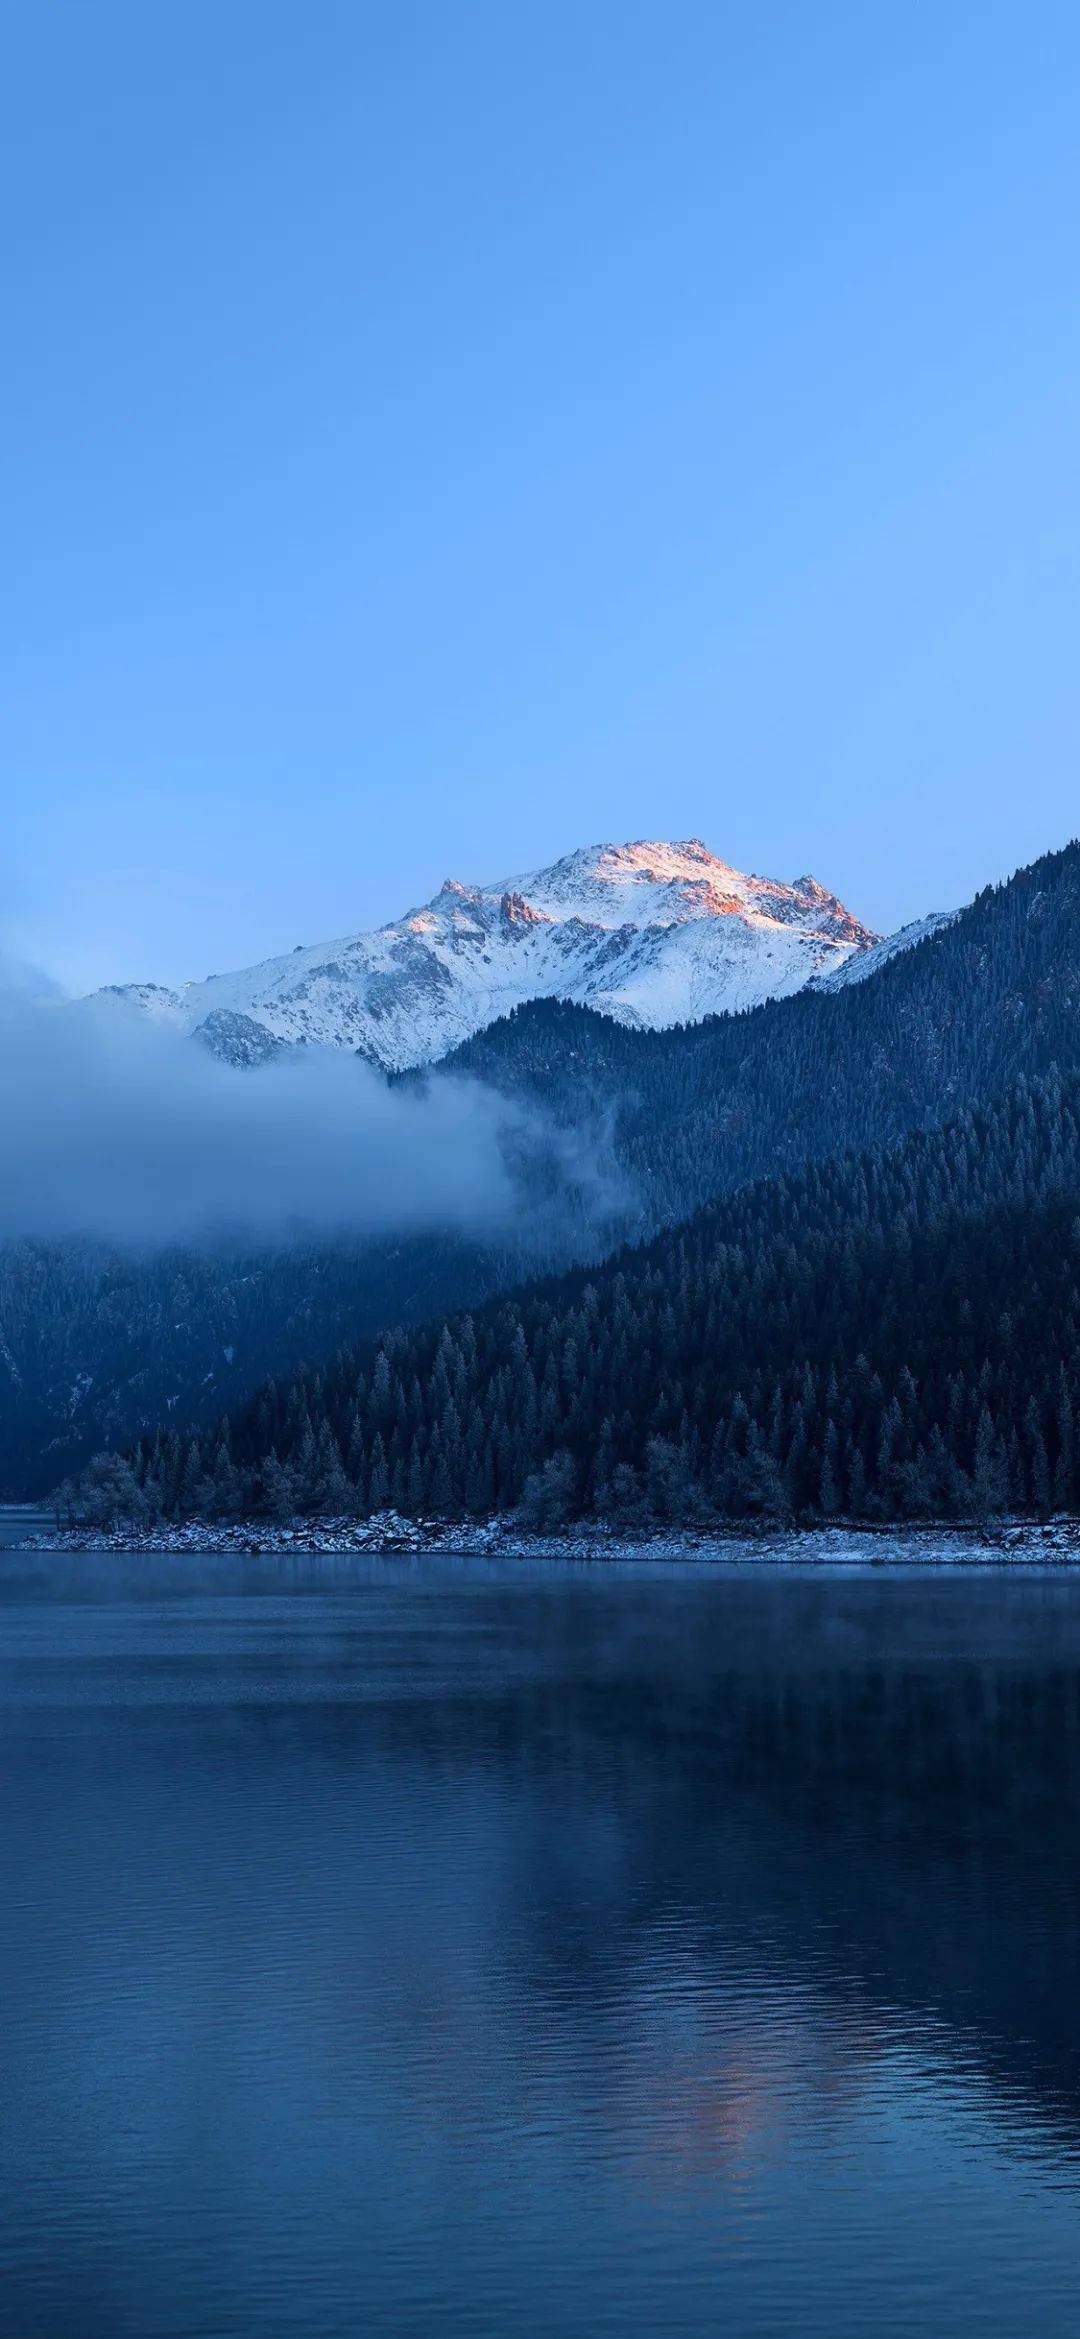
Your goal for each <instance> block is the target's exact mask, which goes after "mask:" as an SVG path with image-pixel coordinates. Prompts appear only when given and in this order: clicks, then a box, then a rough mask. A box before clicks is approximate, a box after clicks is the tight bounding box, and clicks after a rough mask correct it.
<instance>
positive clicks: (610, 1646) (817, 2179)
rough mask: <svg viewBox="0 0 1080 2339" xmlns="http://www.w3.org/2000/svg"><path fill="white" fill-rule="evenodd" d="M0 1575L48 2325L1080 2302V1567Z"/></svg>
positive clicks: (19, 2020)
mask: <svg viewBox="0 0 1080 2339" xmlns="http://www.w3.org/2000/svg"><path fill="white" fill-rule="evenodd" d="M0 1567H2V1574H0V1745H2V1752H3V1763H4V1786H5V1798H4V1819H3V1826H2V1832H0V1988H2V1992H3V2005H4V2018H3V2022H2V2024H0V2100H2V2103H3V2114H2V2139H0V2188H2V2216H3V2229H4V2230H3V2233H2V2235H0V2242H2V2246H3V2253H4V2260H5V2264H6V2267H7V2269H8V2272H7V2279H6V2282H5V2284H4V2286H3V2288H2V2290H0V2333H3V2334H4V2335H5V2339H6V2335H9V2334H10V2335H11V2339H15V2335H16V2334H18V2335H19V2339H32V2335H37V2334H41V2335H42V2339H53V2335H56V2339H98V2335H99V2334H100V2335H101V2339H105V2335H108V2339H114V2335H115V2334H127V2333H129V2332H130V2333H131V2334H133V2335H135V2334H137V2335H139V2339H152V2335H153V2334H157V2333H184V2334H192V2333H197V2334H213V2335H214V2339H225V2335H230V2334H235V2333H249V2332H251V2333H259V2334H263V2333H268V2334H277V2333H281V2334H283V2335H285V2334H288V2335H290V2339H291V2335H293V2334H297V2335H298V2334H304V2339H308V2335H310V2334H319V2333H327V2334H330V2333H332V2334H345V2333H349V2334H352V2333H358V2332H363V2333H372V2334H383V2333H393V2334H412V2333H417V2334H422V2333H427V2332H433V2333H438V2332H441V2331H447V2332H449V2331H454V2332H461V2333H470V2334H479V2335H481V2339H487V2335H490V2339H502V2335H503V2334H507V2335H510V2339H515V2335H517V2334H529V2335H530V2339H533V2335H535V2339H540V2335H541V2334H547V2333H549V2332H551V2331H555V2330H558V2331H560V2332H562V2333H565V2334H567V2335H569V2339H576V2335H577V2334H579V2333H580V2334H582V2335H584V2334H586V2333H588V2334H594V2333H599V2334H607V2333H615V2332H619V2333H624V2332H625V2333H630V2334H634V2335H635V2339H637V2335H638V2334H641V2335H642V2339H645V2335H649V2339H652V2335H654V2334H665V2333H675V2334H687V2335H689V2334H692V2333H693V2334H697V2333H704V2332H710V2333H711V2332H713V2331H724V2330H726V2331H731V2332H734V2333H737V2334H765V2333H772V2334H780V2333H790V2332H791V2331H793V2330H796V2329H797V2330H799V2331H800V2332H808V2333H810V2334H820V2335H821V2339H825V2335H826V2334H829V2335H830V2339H832V2335H839V2339H845V2335H847V2334H851V2335H853V2339H854V2335H855V2334H859V2339H863V2335H864V2334H866V2333H868V2332H873V2333H879V2332H880V2333H897V2334H900V2333H915V2332H919V2333H931V2334H933V2333H937V2332H941V2333H945V2332H959V2333H961V2334H964V2333H968V2332H970V2333H973V2334H974V2333H975V2332H978V2333H980V2334H985V2333H990V2334H1006V2333H1007V2334H1010V2335H1012V2334H1020V2333H1023V2332H1027V2331H1029V2330H1033V2329H1036V2328H1037V2329H1039V2330H1040V2331H1042V2332H1049V2333H1059V2332H1060V2333H1063V2334H1064V2333H1069V2334H1070V2335H1071V2334H1073V2333H1075V2331H1076V2330H1077V2329H1078V2328H1080V2279H1078V2277H1077V2272H1076V2263H1075V2262H1076V2256H1077V2250H1076V2243H1077V2235H1078V2224H1077V2209H1078V2191H1080V2003H1078V2001H1080V1956H1078V1951H1080V1896H1078V1879H1080V1863H1078V1854H1080V1833H1078V1817H1080V1581H1074V1580H1073V1579H1070V1578H1068V1577H1062V1576H1055V1577H1052V1578H1051V1577H1047V1578H1040V1577H1038V1576H1035V1577H1031V1576H1028V1577H1027V1578H1025V1579H1022V1580H1019V1581H1017V1580H1013V1579H1009V1578H1008V1577H1004V1576H965V1575H950V1576H948V1577H936V1576H927V1575H926V1574H925V1573H924V1574H921V1575H919V1576H909V1575H905V1574H898V1575H897V1576H895V1577H894V1576H891V1575H883V1574H882V1573H880V1572H875V1573H873V1574H867V1575H865V1576H856V1577H833V1578H829V1577H823V1576H821V1575H815V1576H812V1577H809V1576H799V1575H797V1574H768V1575H758V1574H750V1573H742V1574H737V1573H718V1572H704V1571H702V1570H700V1569H696V1570H691V1569H687V1570H686V1571H685V1572H681V1571H675V1570H671V1569H664V1570H659V1569H649V1568H645V1567H642V1568H639V1569H632V1570H631V1569H627V1570H617V1571H616V1570H613V1569H605V1568H604V1567H591V1568H589V1567H580V1568H574V1567H565V1566H564V1567H551V1568H543V1567H540V1566H538V1565H534V1564H527V1565H526V1564H524V1563H520V1564H517V1565H514V1564H513V1563H509V1564H508V1563H501V1564H499V1565H498V1566H495V1565H489V1566H485V1565H484V1564H483V1563H479V1562H477V1563H464V1562H463V1563H454V1562H453V1561H445V1560H444V1561H438V1562H426V1563H423V1564H422V1565H417V1564H415V1563H409V1562H386V1563H372V1562H369V1563H365V1562H363V1561H359V1562H358V1561H356V1560H350V1561H349V1562H347V1563H342V1564H340V1565H339V1564H335V1563H334V1562H319V1561H314V1560H310V1559H304V1560H299V1561H291V1562H283V1563H280V1564H276V1563H274V1562H273V1561H269V1560H262V1561H258V1562H252V1563H250V1566H249V1567H248V1569H247V1570H246V1572H245V1571H242V1570H240V1569H237V1568H232V1569H229V1568H228V1567H223V1566H222V1565H220V1564H215V1566H214V1568H213V1569H212V1570H210V1569H207V1570H206V1571H205V1572H203V1573H202V1574H200V1573H199V1572H198V1569H197V1566H196V1565H195V1564H194V1563H193V1562H192V1561H190V1560H185V1561H183V1562H168V1561H161V1560H157V1561H150V1560H145V1561H139V1562H134V1561H116V1562H114V1561H112V1560H110V1561H108V1562H105V1561H100V1560H94V1559H80V1560H70V1561H67V1560H61V1559H55V1560H49V1561H41V1560H37V1559H31V1558H29V1557H28V1556H27V1555H26V1554H19V1553H14V1552H11V1553H5V1554H4V1555H3V1558H2V1562H0Z"/></svg>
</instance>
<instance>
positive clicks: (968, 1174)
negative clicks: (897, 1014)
mask: <svg viewBox="0 0 1080 2339" xmlns="http://www.w3.org/2000/svg"><path fill="white" fill-rule="evenodd" d="M1078 1404H1080V1075H1077V1074H1070V1075H1068V1076H1066V1077H1064V1078H1062V1077H1061V1076H1059V1075H1057V1074H1056V1073H1054V1074H1050V1075H1048V1076H1046V1077H1045V1078H1043V1079H1041V1080H1039V1081H1034V1082H1029V1081H1023V1082H1021V1083H1019V1084H1017V1085H1015V1086H1014V1087H1013V1089H1012V1090H1011V1091H1010V1092H1009V1094H1008V1095H1007V1096H1006V1097H1005V1098H1004V1099H1002V1100H1000V1101H999V1102H998V1103H997V1104H996V1105H994V1106H992V1107H990V1108H988V1109H986V1110H980V1111H977V1112H973V1113H969V1114H965V1115H963V1116H962V1117H961V1118H959V1119H958V1120H957V1121H956V1122H955V1123H953V1124H952V1125H951V1126H950V1127H948V1128H947V1129H945V1130H939V1131H935V1132H931V1133H928V1134H920V1135H917V1136H914V1137H911V1138H909V1139H907V1140H906V1141H905V1142H904V1143H903V1144H902V1145H901V1146H899V1147H898V1148H895V1149H894V1150H893V1151H892V1152H889V1153H885V1152H881V1151H871V1152H869V1153H865V1154H861V1155H855V1156H847V1157H845V1158H843V1159H838V1160H832V1161H823V1162H818V1163H815V1164H812V1165H810V1166H809V1167H807V1168H806V1169H805V1170H804V1171H803V1172H801V1173H798V1174H789V1175H788V1176H786V1177H782V1178H778V1179H773V1180H768V1181H765V1182H763V1183H760V1184H757V1185H754V1186H750V1187H747V1188H744V1189H743V1190H742V1191H740V1192H739V1193H738V1194H736V1195H734V1196H732V1197H730V1198H728V1199H725V1200H723V1201H720V1202H717V1203H715V1204H712V1205H710V1206H708V1207H706V1208H705V1209H703V1210H702V1211H701V1212H700V1213H699V1214H698V1215H697V1216H696V1217H695V1218H694V1219H693V1220H692V1221H691V1222H690V1223H689V1224H688V1225H686V1226H684V1227H682V1228H680V1229H678V1230H676V1231H674V1232H672V1233H668V1234H665V1235H662V1236H660V1237H659V1238H657V1239H656V1240H655V1241H654V1242H653V1243H652V1244H650V1245H649V1246H647V1247H645V1248H643V1249H641V1250H640V1251H636V1252H628V1253H624V1254H622V1255H621V1256H620V1257H618V1258H617V1259H614V1260H612V1261H610V1262H609V1263H608V1264H607V1265H605V1266H604V1267H602V1268H601V1269H600V1270H599V1271H598V1272H596V1273H593V1274H585V1273H582V1272H578V1273H575V1274H573V1275H570V1276H567V1277H564V1278H562V1279H560V1280H557V1281H554V1282H548V1283H542V1284H538V1285H534V1286H530V1287H526V1288H525V1289H524V1290H522V1291H521V1292H519V1293H517V1294H516V1295H515V1296H514V1297H513V1298H512V1299H510V1300H506V1301H503V1302H502V1303H498V1302H495V1303H491V1304H490V1305H489V1306H488V1307H487V1308H485V1309H484V1310H483V1311H481V1313H480V1314H479V1315H478V1316H475V1317H474V1316H459V1317H458V1318H456V1319H455V1320H453V1321H452V1322H449V1323H444V1324H442V1325H441V1326H432V1327H428V1328H424V1329H421V1330H418V1331H409V1330H404V1329H403V1330H399V1331H397V1332H395V1333H393V1334H392V1335H390V1336H389V1337H387V1338H386V1339H385V1340H384V1341H383V1342H382V1343H381V1344H380V1345H379V1346H378V1347H377V1348H375V1349H374V1350H372V1351H369V1352H367V1353H365V1354H363V1355H360V1356H347V1357H344V1358H342V1359H341V1360H339V1362H338V1363H337V1364H336V1365H335V1366H334V1367H333V1369H332V1370H331V1371H329V1372H328V1373H326V1374H325V1375H324V1374H319V1373H308V1374H303V1375H301V1376H299V1377H298V1378H296V1379H295V1380H294V1381H292V1382H291V1383H289V1384H288V1385H283V1386H274V1385H270V1386H267V1387H266V1388H264V1389H263V1390H262V1392H261V1393H260V1394H259V1396H258V1397H257V1399H256V1400H255V1402H254V1403H253V1404H251V1405H250V1406H248V1407H246V1408H244V1409H243V1410H242V1411H241V1412H240V1413H239V1414H238V1415H237V1416H236V1417H235V1419H234V1421H233V1423H232V1425H231V1426H230V1425H229V1424H228V1423H227V1422H222V1423H219V1424H218V1425H216V1426H215V1428H214V1429H213V1430H212V1431H210V1432H208V1433H207V1434H206V1435H205V1436H204V1437H202V1438H201V1439H200V1440H199V1441H197V1442H192V1443H191V1444H189V1445H188V1446H187V1447H186V1448H185V1446H184V1445H183V1444H182V1442H181V1441H180V1440H179V1439H178V1438H177V1437H176V1436H175V1435H173V1434H164V1435H162V1436H161V1437H159V1438H158V1439H157V1440H156V1441H155V1442H154V1444H153V1445H152V1446H146V1445H144V1446H143V1447H142V1448H141V1450H140V1452H139V1454H138V1456H137V1459H136V1470H135V1476H136V1479H137V1482H138V1489H139V1492H138V1495H137V1497H136V1499H137V1500H140V1501H142V1502H145V1503H146V1504H147V1505H148V1507H149V1508H150V1509H151V1510H153V1511H155V1512H158V1511H164V1512H170V1511H173V1510H175V1509H180V1510H181V1511H183V1510H184V1509H186V1508H187V1509H199V1510H202V1511H211V1512H212V1511H215V1510H216V1511H229V1510H232V1509H239V1508H241V1507H244V1508H249V1507H250V1508H264V1509H270V1510H274V1511H279V1512H282V1513H285V1512H288V1511H291V1510H293V1509H296V1508H305V1507H307V1508H323V1509H333V1508H343V1507H346V1506H347V1505H350V1504H354V1505H357V1506H358V1507H360V1508H363V1509H379V1508H381V1507H383V1506H384V1505H385V1504H386V1503H388V1502H393V1503H395V1504H396V1505H397V1506H398V1507H400V1508H402V1509H404V1510H408V1511H412V1512H417V1511H420V1512H423V1511H425V1510H429V1511H434V1512H436V1513H440V1514H443V1515H449V1516H460V1515H469V1514H483V1513H487V1512H490V1511H492V1510H494V1509H495V1508H502V1509H506V1508H508V1507H509V1506H511V1505H515V1504H520V1505H522V1506H523V1509H524V1512H525V1514H526V1515H527V1516H528V1517H529V1518H530V1519H531V1520H533V1521H535V1522H536V1523H554V1522H555V1521H557V1520H559V1519H561V1518H565V1517H568V1516H570V1515H573V1514H576V1513H580V1512H588V1511H595V1512H598V1513H601V1514H603V1515H605V1516H608V1517H611V1518H614V1519H616V1520H618V1521H619V1522H621V1523H623V1524H630V1523H633V1522H634V1521H636V1520H641V1519H645V1518H653V1519H668V1520H676V1521H684V1520H688V1519H693V1518H695V1517H704V1516H708V1515H720V1516H723V1517H731V1518H743V1517H746V1516H748V1515H749V1516H755V1515H757V1516H761V1515H764V1516H777V1517H783V1516H788V1515H791V1514H810V1513H817V1514H824V1515H834V1514H838V1513H848V1514H853V1515H855V1516H879V1517H884V1516H902V1517H916V1518H917V1517H921V1516H967V1515H986V1514H988V1513H989V1512H991V1511H993V1510H995V1509H998V1508H1000V1507H1004V1506H1010V1507H1016V1508H1025V1509H1034V1510H1038V1511H1046V1510H1049V1509H1050V1508H1051V1507H1052V1506H1071V1505H1073V1504H1075V1503H1076V1502H1077V1499H1078V1495H1080V1486H1078V1473H1077V1444H1076V1436H1075V1421H1076V1409H1077V1406H1078Z"/></svg>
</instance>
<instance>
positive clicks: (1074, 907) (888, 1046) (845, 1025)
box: [437, 844, 1080, 1234]
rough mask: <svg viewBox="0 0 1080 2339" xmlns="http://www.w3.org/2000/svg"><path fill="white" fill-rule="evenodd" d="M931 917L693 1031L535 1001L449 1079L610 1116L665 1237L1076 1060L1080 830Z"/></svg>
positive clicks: (624, 1163) (468, 1050)
mask: <svg viewBox="0 0 1080 2339" xmlns="http://www.w3.org/2000/svg"><path fill="white" fill-rule="evenodd" d="M927 924H928V925H929V927H930V931H929V932H928V933H926V934H925V935H924V936H923V938H922V939H921V940H916V941H914V942H913V943H912V944H911V945H910V947H906V948H904V949H902V950H897V951H895V952H890V951H889V949H888V947H887V946H886V947H885V948H884V949H883V952H882V955H881V957H880V958H878V956H877V953H876V952H875V951H873V950H869V951H866V952H865V953H860V955H859V957H858V958H856V959H853V960H850V961H849V962H848V963H849V965H850V966H851V968H852V970H853V971H858V972H861V970H862V967H863V965H864V963H865V964H866V965H867V975H866V980H865V981H847V982H840V983H838V984H835V985H834V984H832V983H830V984H828V985H826V986H818V985H814V986H813V987H812V988H810V989H808V990H804V991H802V992H801V993H800V994H799V995H798V996H797V997H795V998H791V999H783V1000H774V1001H770V1002H768V1003H767V1004H766V1005H764V1006H761V1007H759V1008H756V1009H755V1010H754V1011H753V1012H752V1013H750V1014H748V1015H739V1016H723V1017H714V1018H712V1019H710V1020H708V1021H705V1022H702V1023H700V1024H697V1025H695V1026H694V1027H693V1028H691V1029H689V1030H682V1031H670V1032H650V1031H634V1030H627V1029H625V1028H621V1027H620V1026H619V1025H617V1024H614V1023H612V1022H610V1021H607V1020H605V1019H602V1018H601V1017H599V1016H597V1015H594V1014H590V1013H589V1012H588V1011H587V1010H586V1009H584V1008H579V1007H573V1006H566V1005H562V1004H559V1003H558V1002H553V1001H541V1002H537V1003H535V1004H532V1005H529V1006H526V1007H521V1008H519V1009H518V1010H517V1011H516V1013H515V1014H514V1015H512V1016H510V1017H508V1018H507V1019H506V1020H504V1021H503V1022H501V1023H498V1024H495V1025H493V1026H492V1027H491V1028H490V1029H489V1030H487V1031H485V1032H481V1033H479V1034H478V1035H477V1036H476V1037H475V1038H473V1039H472V1040H470V1041H468V1042H467V1043H465V1044H464V1045H463V1046H462V1047H461V1048H459V1049H457V1050H456V1051H455V1052H454V1054H453V1055H452V1056H451V1057H449V1059H448V1060H447V1063H446V1065H445V1066H443V1067H441V1068H440V1071H439V1074H438V1075H437V1077H442V1076H444V1075H446V1074H451V1075H452V1074H453V1073H454V1072H456V1071H463V1072H467V1073H468V1074H470V1075H471V1076H472V1077H473V1078H475V1079H478V1080H482V1081H485V1082H487V1083H489V1084H490V1085H491V1086H493V1087H497V1088H501V1089H504V1090H506V1091H508V1092H510V1093H511V1094H513V1095H516V1096H525V1097H535V1098H537V1099H538V1100H541V1101H542V1102H543V1105H544V1107H545V1109H546V1110H547V1111H548V1112H549V1113H552V1114H554V1115H555V1116H556V1117H558V1118H559V1119H561V1120H563V1121H564V1122H565V1123H566V1124H567V1125H568V1126H571V1127H578V1126H581V1125H582V1124H583V1123H586V1122H588V1121H589V1120H590V1119H591V1120H592V1121H594V1122H596V1123H599V1124H602V1125H603V1126H605V1127H606V1128H607V1129H608V1130H609V1131H610V1142H611V1145H612V1149H613V1151H614V1154H615V1156H616V1159H617V1160H618V1162H619V1165H620V1168H621V1169H622V1171H623V1172H624V1174H626V1175H628V1176H629V1177H630V1178H631V1179H632V1181H633V1182H634V1185H635V1188H636V1192H637V1198H638V1208H639V1228H640V1231H641V1233H643V1234H649V1233H652V1232H653V1231H654V1229H655V1228H656V1227H658V1226H660V1225H662V1224H664V1223H665V1222H668V1223H670V1222H671V1221H672V1220H674V1219H677V1218H680V1217H684V1216H685V1215H686V1214H687V1213H688V1212H689V1211H691V1210H693V1209H694V1208H695V1207H696V1206H697V1205H698V1204H699V1203H701V1202H704V1201H708V1200H709V1199H710V1198H711V1197H712V1196H714V1195H717V1194H722V1193H729V1192H731V1190H732V1189H733V1188H734V1187H736V1186H739V1185H741V1184H743V1183H745V1182H746V1181H748V1180H750V1179H753V1178H760V1177H766V1176H769V1175H774V1174H776V1173H777V1172H778V1171H780V1170H786V1169H797V1168H799V1167H800V1166H801V1165H802V1164H803V1163H805V1162H807V1161H810V1160H814V1159H817V1158H820V1157H822V1156H824V1155H827V1154H830V1153H837V1152H840V1151H843V1150H844V1149H846V1148H848V1147H852V1146H855V1147H864V1146H871V1145H892V1144H895V1143H896V1142H897V1140H898V1139H899V1138H901V1137H903V1136H904V1135H905V1133H906V1132H907V1131H908V1130H910V1129H915V1128H929V1127H932V1126H934V1125H935V1124H940V1123H941V1122H944V1121H947V1120H949V1119H951V1118H953V1117H954V1116H955V1115H956V1114H957V1113H958V1112H962V1111H964V1110H965V1109H967V1108H968V1107H969V1106H971V1105H974V1104H978V1103H982V1102H985V1101H986V1100H987V1099H989V1098H992V1097H994V1096H995V1095H997V1094H998V1093H1000V1091H1001V1090H1003V1089H1004V1088H1005V1087H1006V1086H1007V1085H1008V1084H1009V1083H1010V1082H1012V1081H1014V1080H1016V1079H1017V1078H1019V1077H1021V1076H1025V1075H1026V1076H1028V1077H1033V1076H1037V1075H1039V1074H1041V1073H1043V1072H1045V1071H1046V1070H1047V1069H1048V1068H1049V1067H1050V1066H1051V1065H1053V1064H1060V1065H1061V1066H1063V1067H1066V1066H1074V1065H1080V844H1071V845H1067V846H1066V847H1065V848H1064V850H1063V851H1062V852H1059V853H1048V854H1046V855H1044V857H1043V858H1042V859H1041V860H1039V861H1036V862H1034V863H1033V864H1032V866H1031V867H1030V868H1028V869H1022V870H1020V871H1019V872H1018V873H1017V874H1016V876H1014V877H1012V878H1010V879H1009V880H1008V881H1007V882H1006V883H1005V884H1002V885H1000V886H995V887H991V888H988V889H987V891H986V892H985V893H982V894H980V895H979V896H978V898H977V899H976V900H975V901H974V902H972V903H971V904H970V906H969V907H968V908H967V909H966V910H962V911H960V912H959V913H957V914H956V915H955V916H954V917H949V918H943V919H936V920H930V921H927ZM875 959H877V963H876V964H874V963H873V962H874V961H875Z"/></svg>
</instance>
